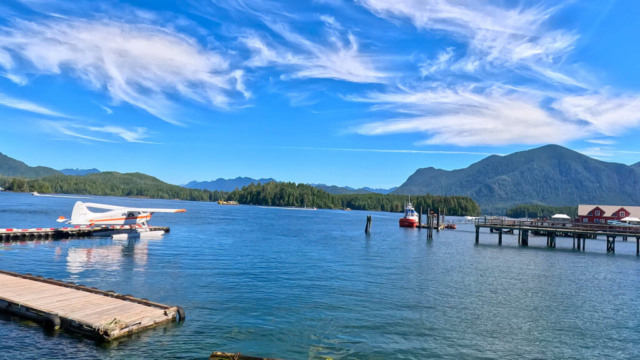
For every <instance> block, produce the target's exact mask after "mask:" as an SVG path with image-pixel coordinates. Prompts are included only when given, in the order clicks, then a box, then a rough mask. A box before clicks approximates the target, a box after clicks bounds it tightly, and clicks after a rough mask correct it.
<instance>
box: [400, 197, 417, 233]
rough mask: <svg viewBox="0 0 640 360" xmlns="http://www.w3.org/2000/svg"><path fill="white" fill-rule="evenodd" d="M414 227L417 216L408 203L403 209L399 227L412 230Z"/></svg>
mask: <svg viewBox="0 0 640 360" xmlns="http://www.w3.org/2000/svg"><path fill="white" fill-rule="evenodd" d="M416 226H418V214H416V210H415V209H414V208H413V205H411V201H409V202H407V205H406V206H405V208H404V217H403V218H402V219H400V227H410V228H414V227H416Z"/></svg>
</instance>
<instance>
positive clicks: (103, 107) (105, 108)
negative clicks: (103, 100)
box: [100, 105, 113, 115]
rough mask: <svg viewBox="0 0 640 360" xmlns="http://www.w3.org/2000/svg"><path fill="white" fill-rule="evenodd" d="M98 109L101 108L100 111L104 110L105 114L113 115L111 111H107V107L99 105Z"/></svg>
mask: <svg viewBox="0 0 640 360" xmlns="http://www.w3.org/2000/svg"><path fill="white" fill-rule="evenodd" d="M100 107H101V108H102V110H104V111H105V112H106V113H107V114H109V115H111V114H113V110H111V109H109V108H108V107H106V106H104V105H100Z"/></svg>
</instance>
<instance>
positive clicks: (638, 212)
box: [578, 205, 640, 216]
mask: <svg viewBox="0 0 640 360" xmlns="http://www.w3.org/2000/svg"><path fill="white" fill-rule="evenodd" d="M595 208H600V209H602V211H604V214H600V216H611V215H613V213H615V212H616V211H618V210H620V209H621V208H624V209H625V210H627V214H626V216H631V215H633V216H640V206H624V205H578V215H579V216H587V214H589V212H590V211H591V210H593V209H595Z"/></svg>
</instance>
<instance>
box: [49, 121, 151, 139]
mask: <svg viewBox="0 0 640 360" xmlns="http://www.w3.org/2000/svg"><path fill="white" fill-rule="evenodd" d="M41 126H42V128H43V129H44V130H45V131H47V132H50V133H52V134H56V135H60V134H64V135H68V136H71V137H73V138H79V139H83V140H93V141H99V142H109V143H115V142H118V141H116V140H111V139H105V138H104V137H98V135H99V134H102V135H109V136H111V137H112V138H116V139H120V140H124V141H126V142H131V143H144V144H156V143H153V142H148V141H145V140H144V139H146V138H147V137H148V135H147V129H146V128H143V127H129V128H126V129H125V128H123V127H120V126H114V125H106V126H91V125H83V124H78V123H74V122H70V121H49V120H46V121H41Z"/></svg>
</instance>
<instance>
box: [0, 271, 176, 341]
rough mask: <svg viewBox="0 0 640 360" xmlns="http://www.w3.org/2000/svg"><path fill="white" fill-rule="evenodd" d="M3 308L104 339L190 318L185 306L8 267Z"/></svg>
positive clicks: (3, 275)
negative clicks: (170, 304)
mask: <svg viewBox="0 0 640 360" xmlns="http://www.w3.org/2000/svg"><path fill="white" fill-rule="evenodd" d="M0 311H5V312H9V313H11V314H14V315H17V316H20V317H24V318H28V319H31V320H34V321H36V322H39V323H43V324H44V325H45V327H47V328H49V329H51V330H57V329H65V330H68V331H72V332H76V333H79V334H81V335H84V336H87V337H89V338H93V339H97V340H101V341H111V340H114V339H117V338H120V337H123V336H126V335H129V334H132V333H136V332H139V331H142V330H145V329H149V328H152V327H155V326H157V325H160V324H164V323H169V322H172V321H176V320H180V321H183V320H184V319H185V314H184V310H183V309H182V308H181V307H179V306H168V305H163V304H158V303H155V302H152V301H149V300H147V299H139V298H136V297H133V296H131V295H121V294H117V293H115V292H113V291H101V290H98V289H96V288H90V287H86V286H83V285H76V284H73V283H66V282H63V281H58V280H54V279H45V278H42V277H40V276H33V275H30V274H26V275H23V274H17V273H13V272H9V271H2V270H0Z"/></svg>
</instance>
